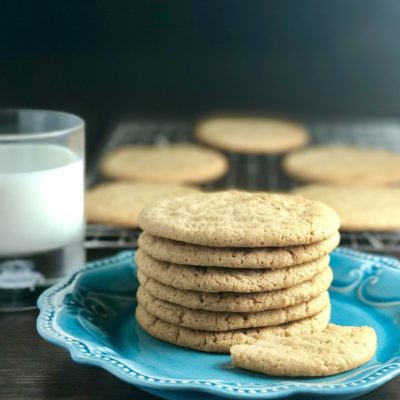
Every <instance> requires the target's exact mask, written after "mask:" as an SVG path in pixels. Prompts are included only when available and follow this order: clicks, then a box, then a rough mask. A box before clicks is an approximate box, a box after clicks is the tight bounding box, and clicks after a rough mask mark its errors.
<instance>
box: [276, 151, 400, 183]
mask: <svg viewBox="0 0 400 400" xmlns="http://www.w3.org/2000/svg"><path fill="white" fill-rule="evenodd" d="M283 169H284V170H285V172H286V173H287V174H288V175H290V176H291V177H293V178H295V179H298V180H300V181H305V182H322V183H334V184H352V185H357V186H361V185H365V186H384V185H390V184H396V183H400V154H396V153H391V152H389V151H386V150H378V149H371V148H360V147H355V146H338V145H325V146H313V147H308V148H306V149H302V150H298V151H295V152H293V153H291V154H288V155H287V156H286V157H285V158H284V160H283Z"/></svg>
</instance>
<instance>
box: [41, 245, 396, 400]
mask: <svg viewBox="0 0 400 400" xmlns="http://www.w3.org/2000/svg"><path fill="white" fill-rule="evenodd" d="M133 254H134V253H133V252H123V253H119V254H118V255H116V256H115V257H112V258H108V259H104V260H100V261H96V262H93V263H90V264H88V265H87V266H86V268H85V269H84V270H82V271H81V272H79V273H77V274H75V275H73V276H71V277H69V278H66V279H64V280H63V281H62V282H60V283H58V284H57V285H55V286H53V287H51V288H50V289H48V290H47V291H46V292H44V293H43V294H42V295H41V297H40V299H39V302H38V303H39V308H40V315H39V318H38V321H37V328H38V331H39V333H40V334H41V335H42V336H43V337H44V338H45V339H47V340H48V341H50V342H52V343H55V344H57V345H59V346H63V347H65V348H66V349H68V350H69V351H70V353H71V356H72V358H73V359H74V360H75V361H77V362H80V363H86V364H92V365H97V366H99V367H101V368H104V369H106V370H107V371H109V372H111V373H112V374H114V375H115V376H117V377H119V378H121V379H123V380H124V381H127V382H129V383H131V384H133V385H136V386H138V387H140V388H142V389H143V390H145V391H148V392H151V393H153V394H156V395H158V396H160V397H163V398H166V399H189V398H190V399H206V398H207V399H209V398H214V397H215V396H218V397H225V398H234V399H272V398H281V397H285V396H291V395H297V396H304V397H306V398H310V397H313V396H322V397H323V398H338V399H339V398H340V399H348V398H352V397H355V396H359V395H361V394H363V393H366V392H369V391H371V390H373V389H376V388H377V387H378V386H380V385H382V384H384V383H385V382H387V381H388V380H390V379H392V378H393V377H395V376H396V375H398V374H399V373H400V319H399V318H400V263H399V262H398V261H396V260H395V259H391V258H384V257H379V256H371V255H367V254H363V253H359V252H355V251H351V250H346V249H338V250H336V251H335V252H334V253H333V254H332V259H331V265H332V268H333V270H334V276H335V279H334V282H333V285H332V288H331V299H332V309H333V313H332V321H333V322H334V323H338V324H343V325H369V326H372V327H373V328H374V329H375V330H376V332H377V334H378V351H377V354H376V356H375V357H374V359H373V360H371V361H370V362H369V363H368V364H366V365H364V366H362V367H360V368H358V369H356V370H353V371H350V372H347V373H343V374H340V375H336V376H332V377H328V378H319V379H304V378H303V379H283V378H272V377H267V376H264V375H261V374H256V373H250V372H246V371H243V370H237V369H232V368H231V367H230V365H229V356H228V355H218V354H206V353H201V352H197V351H192V350H189V349H184V348H180V347H177V346H173V345H170V344H168V343H164V342H162V341H160V340H157V339H154V338H152V337H150V336H149V335H147V334H146V333H145V332H144V331H143V330H142V329H141V328H140V327H139V326H138V325H137V323H136V321H135V319H134V313H133V312H134V308H135V290H136V288H137V285H138V283H137V280H136V268H135V266H134V263H133Z"/></svg>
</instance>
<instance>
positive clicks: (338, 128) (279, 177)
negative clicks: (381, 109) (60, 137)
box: [86, 120, 400, 256]
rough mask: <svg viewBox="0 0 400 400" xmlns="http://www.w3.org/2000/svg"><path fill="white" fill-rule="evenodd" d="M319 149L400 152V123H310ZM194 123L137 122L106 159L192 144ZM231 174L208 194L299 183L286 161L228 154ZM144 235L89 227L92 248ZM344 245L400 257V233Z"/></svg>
mask: <svg viewBox="0 0 400 400" xmlns="http://www.w3.org/2000/svg"><path fill="white" fill-rule="evenodd" d="M306 125H307V127H308V129H309V131H310V133H311V142H312V143H313V144H323V143H349V144H358V145H362V146H373V147H379V148H388V149H391V150H395V151H399V152H400V123H399V122H397V121H393V120H371V121H351V122H336V121H335V122H310V123H306ZM192 132H193V123H191V122H188V121H164V120H159V121H155V120H140V121H139V120H137V121H128V122H124V123H121V124H120V125H119V126H117V128H116V129H115V130H114V132H112V134H111V135H110V137H109V140H108V142H107V143H106V145H105V146H104V148H103V150H102V153H101V155H100V158H101V157H102V156H103V155H104V154H106V153H108V152H110V151H111V150H113V149H115V148H116V147H119V146H122V145H124V144H132V143H136V144H139V143H141V144H145V143H148V144H149V143H153V144H156V145H157V144H158V145H162V144H166V143H173V142H188V141H192V140H193V139H192ZM226 156H227V157H228V159H229V163H230V169H229V172H228V174H227V175H226V176H225V177H223V178H222V179H220V180H218V181H215V182H211V183H208V184H206V185H204V188H205V189H206V190H207V189H208V190H213V189H224V188H241V189H247V190H287V189H290V188H292V187H294V186H296V185H298V183H297V182H296V181H294V180H292V179H290V178H289V177H288V176H286V175H285V174H284V173H283V172H282V171H281V168H280V164H281V157H280V156H263V155H245V154H236V153H227V154H226ZM100 180H101V177H100V176H99V174H98V169H95V170H93V171H89V174H88V177H87V182H88V184H89V185H92V184H94V183H96V182H99V181H100ZM139 234H140V232H139V230H130V229H125V228H118V227H111V226H104V225H88V227H87V233H86V247H87V248H116V249H117V248H119V249H123V248H135V247H137V238H138V236H139ZM341 244H342V245H343V246H347V247H352V248H354V249H359V250H363V251H370V252H375V253H382V254H393V255H398V256H399V255H400V232H392V233H379V232H360V233H358V232H357V233H351V232H343V233H342V240H341Z"/></svg>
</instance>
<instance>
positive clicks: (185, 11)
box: [0, 0, 400, 144]
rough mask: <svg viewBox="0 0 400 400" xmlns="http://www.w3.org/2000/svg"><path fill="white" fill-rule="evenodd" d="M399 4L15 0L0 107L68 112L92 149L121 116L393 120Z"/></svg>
mask: <svg viewBox="0 0 400 400" xmlns="http://www.w3.org/2000/svg"><path fill="white" fill-rule="evenodd" d="M399 21H400V2H399V1H397V0H380V1H374V0H335V1H317V0H315V1H314V0H298V1H295V0H292V1H289V0H279V1H273V0H271V1H268V0H264V1H261V0H249V1H243V0H180V1H177V0H168V1H165V0H164V1H161V0H160V1H156V0H142V1H137V0H130V1H102V0H98V1H62V2H61V1H41V2H35V1H14V2H3V3H2V4H1V5H0V33H1V40H0V106H19V107H22V106H24V107H41V108H55V109H65V110H69V111H73V112H77V113H80V114H81V115H83V116H84V117H85V118H86V119H87V121H88V131H89V143H91V144H95V142H96V140H98V138H99V137H100V136H101V135H102V134H103V133H104V131H105V126H107V124H108V123H109V121H112V120H114V119H115V118H118V116H120V115H122V114H125V113H132V112H133V113H139V114H140V113H150V114H151V113H174V114H190V115H195V114H198V113H202V112H205V111H210V110H215V109H258V110H267V111H270V112H271V111H272V112H283V113H289V114H305V115H324V116H326V115H328V116H332V115H334V116H336V115H339V116H347V115H350V116H352V115H356V116H360V115H361V116H363V115H369V116H400V23H399Z"/></svg>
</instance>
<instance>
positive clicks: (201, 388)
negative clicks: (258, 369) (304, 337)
mask: <svg viewBox="0 0 400 400" xmlns="http://www.w3.org/2000/svg"><path fill="white" fill-rule="evenodd" d="M334 253H337V254H342V255H345V256H350V257H354V258H357V259H361V260H365V261H374V262H377V263H379V264H381V265H382V266H383V267H389V268H396V269H399V270H400V262H399V261H398V260H397V259H396V258H394V257H389V256H379V255H372V254H367V253H362V252H360V251H357V250H353V249H348V248H337V249H336V250H334ZM133 254H134V251H132V250H127V251H122V252H120V253H117V254H116V255H114V256H111V257H107V258H103V259H100V260H96V261H92V262H89V263H87V264H86V266H85V267H84V268H83V269H82V270H80V271H78V272H76V273H74V274H73V275H71V276H68V277H66V278H64V279H62V280H61V281H60V282H58V283H57V284H55V285H53V286H51V287H50V288H49V289H47V290H46V291H44V292H43V293H42V294H41V295H40V297H39V299H38V308H39V311H40V313H39V316H38V318H37V323H36V327H37V330H38V332H39V334H40V336H42V338H43V339H45V340H47V341H49V342H51V343H53V344H55V345H58V346H61V347H63V348H65V349H66V350H68V351H69V353H70V355H71V358H72V359H73V360H74V361H75V362H77V363H80V364H88V365H93V366H97V367H101V368H103V369H104V370H106V371H108V372H109V373H111V374H112V375H114V376H116V377H117V378H119V379H121V380H123V381H125V382H127V383H130V384H133V385H135V386H137V387H139V388H142V389H145V388H148V389H152V390H165V391H168V392H173V391H185V390H190V391H198V392H203V393H208V394H212V395H220V396H221V395H222V396H223V397H225V398H236V399H238V398H242V399H252V398H254V399H256V398H257V399H258V398H264V399H266V398H270V399H274V398H282V397H284V396H293V395H304V394H308V395H335V396H336V395H339V396H340V395H343V396H345V395H346V396H347V397H348V396H357V395H359V394H364V393H367V392H370V391H372V390H374V389H376V388H378V387H380V386H382V385H383V384H385V383H387V382H388V381H390V380H391V379H393V378H394V377H396V376H398V375H400V361H399V362H397V363H396V366H393V365H391V368H390V369H392V371H390V372H386V373H384V374H382V375H381V376H380V377H378V378H376V379H374V380H373V381H370V382H366V383H364V384H363V385H358V386H346V387H335V388H332V387H329V386H324V384H323V383H317V384H305V383H296V382H290V383H288V384H287V385H290V387H285V386H287V385H285V384H284V385H283V388H276V387H274V388H273V389H271V387H270V385H268V384H266V385H261V384H255V385H254V388H253V389H251V388H249V385H247V386H246V385H242V386H236V385H234V383H233V382H220V383H218V382H217V381H214V382H211V381H210V380H204V381H202V380H195V381H194V380H187V382H186V381H185V380H182V379H176V380H173V379H159V378H153V377H151V376H144V375H143V374H141V373H139V372H136V371H133V370H132V368H130V367H127V366H125V367H126V368H128V369H129V370H132V371H133V372H135V374H134V375H133V374H130V373H128V372H126V371H125V370H122V369H121V367H116V365H117V364H118V363H120V364H122V363H121V362H120V361H116V362H115V363H111V362H110V361H105V360H103V359H101V358H98V357H95V356H93V355H91V353H82V352H81V349H80V348H77V345H81V346H84V347H86V346H85V345H84V341H83V340H82V339H79V340H78V339H70V340H69V341H67V340H65V339H63V338H60V336H61V334H60V333H59V332H57V330H56V329H55V328H54V325H53V324H54V321H55V318H54V316H55V315H56V314H57V308H56V305H55V304H54V303H52V301H53V300H54V298H55V297H56V296H57V294H59V293H60V292H62V291H63V290H65V289H66V288H67V287H69V286H70V285H71V284H72V283H73V282H74V281H75V280H76V278H77V276H79V275H80V274H82V273H85V272H86V271H87V270H89V269H92V268H96V267H99V266H102V265H107V264H112V263H116V262H122V261H124V260H126V259H128V258H129V259H132V258H133ZM46 303H48V304H46ZM50 322H51V323H52V325H51V326H52V329H53V330H54V332H51V331H49V330H48V329H46V328H44V325H45V324H46V323H50ZM62 334H63V335H64V334H65V332H63V333H62ZM110 359H111V358H110ZM114 361H115V360H114ZM386 364H388V362H387V363H385V364H382V369H384V368H385V365H386ZM391 364H393V362H391ZM379 371H380V370H378V371H375V372H374V373H376V372H379ZM139 376H142V378H139ZM149 379H150V380H149ZM363 379H365V378H363ZM159 380H161V381H163V382H159ZM168 381H170V382H168ZM241 387H243V389H241ZM245 387H246V388H245ZM333 390H334V391H333Z"/></svg>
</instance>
